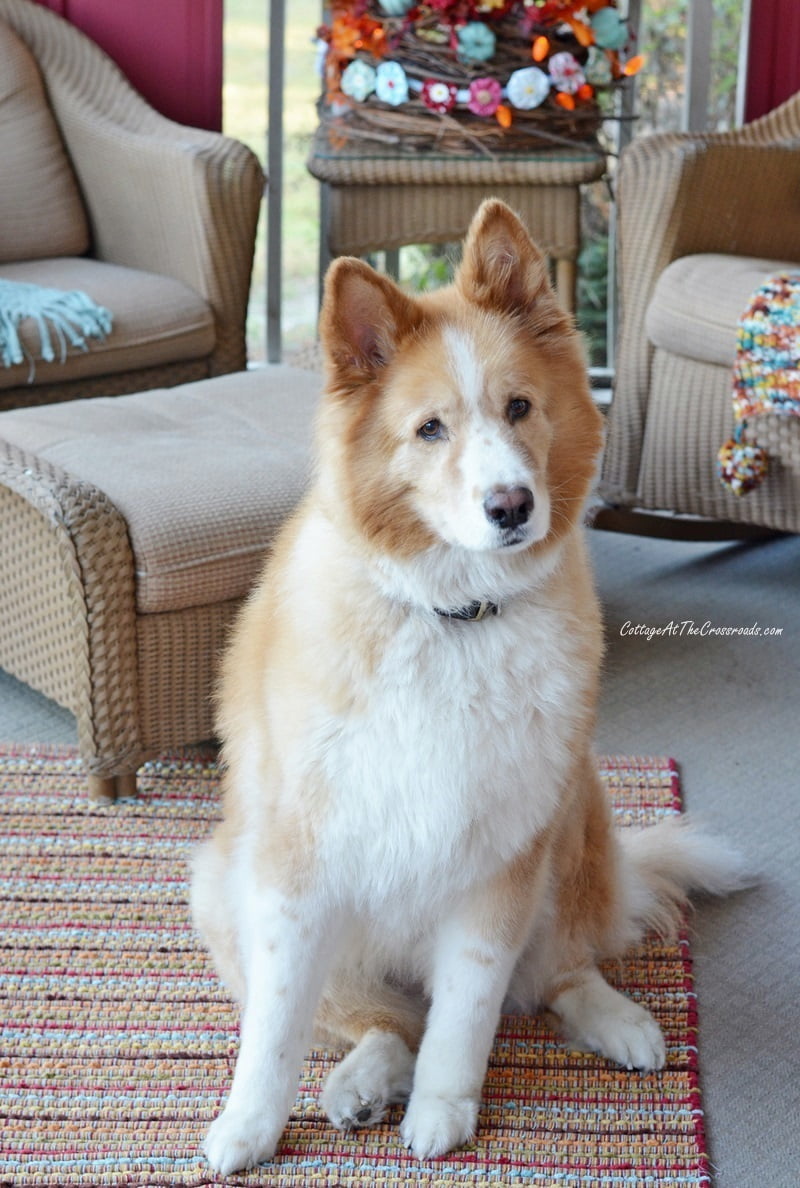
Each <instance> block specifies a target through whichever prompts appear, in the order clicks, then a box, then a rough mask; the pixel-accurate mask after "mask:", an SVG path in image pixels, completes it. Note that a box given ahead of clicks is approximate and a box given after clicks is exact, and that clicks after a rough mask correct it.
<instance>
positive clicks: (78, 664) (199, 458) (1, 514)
mask: <svg viewBox="0 0 800 1188" xmlns="http://www.w3.org/2000/svg"><path fill="white" fill-rule="evenodd" d="M320 388H321V378H320V376H319V375H318V374H314V373H313V372H310V371H304V370H300V369H297V368H291V367H272V368H268V369H266V370H258V371H250V372H237V373H235V374H233V375H228V376H222V377H219V378H217V379H210V380H203V381H200V382H198V383H193V384H184V385H183V386H181V387H177V388H170V389H168V390H153V391H150V392H141V393H137V394H134V395H131V396H119V397H114V398H108V399H106V398H103V397H101V398H96V399H92V400H75V401H68V402H66V403H61V404H58V405H50V406H41V407H38V408H32V409H27V408H26V409H17V410H14V411H12V412H5V413H2V414H0V555H1V556H2V559H3V561H2V566H0V665H2V667H3V668H5V669H6V670H7V671H8V672H10V673H12V674H13V675H14V676H16V677H18V678H19V679H20V680H23V681H25V682H26V683H27V684H29V685H31V686H32V687H33V688H35V689H38V690H39V691H40V692H42V693H44V694H46V695H47V696H48V697H51V698H53V700H55V701H57V702H58V703H59V704H60V705H63V706H64V707H65V708H66V709H68V710H70V711H71V712H72V713H73V714H74V715H75V717H76V719H77V725H78V743H79V749H80V753H81V758H82V760H83V763H84V765H85V768H86V772H87V776H88V783H89V792H90V795H91V797H92V798H93V799H96V800H106V801H107V800H112V799H114V798H115V797H117V796H120V795H127V794H130V793H131V792H133V791H134V790H135V786H136V769H137V767H138V766H139V765H140V764H141V763H142V762H144V760H145V759H147V758H149V757H151V756H152V755H154V754H157V753H158V752H160V751H163V750H169V749H171V748H174V747H178V746H184V745H186V744H190V743H195V742H200V741H203V740H205V739H208V738H210V737H211V736H212V734H213V705H212V692H213V688H214V683H215V680H216V670H217V662H218V659H219V655H220V652H221V650H222V648H223V646H224V643H225V638H226V633H227V631H228V628H229V626H230V623H231V621H232V619H233V616H234V615H235V614H236V611H237V608H238V607H239V605H240V603H241V600H242V598H243V597H244V596H245V595H246V594H247V592H248V590H249V589H250V588H251V586H252V584H253V583H254V581H255V579H256V577H257V575H258V573H259V571H260V569H261V566H262V564H263V560H264V556H265V554H266V552H267V550H268V548H269V547H270V544H271V541H272V538H273V536H274V533H275V532H276V530H277V528H278V527H279V525H280V524H281V523H282V522H283V519H284V518H285V516H286V515H287V514H288V513H289V512H290V511H291V509H292V508H293V507H294V505H295V503H296V502H297V500H298V499H299V498H300V496H301V494H302V492H303V489H304V487H305V482H306V477H307V470H308V461H309V453H310V451H309V446H310V436H311V422H312V419H313V413H314V407H315V405H316V400H317V396H318V393H319V391H320Z"/></svg>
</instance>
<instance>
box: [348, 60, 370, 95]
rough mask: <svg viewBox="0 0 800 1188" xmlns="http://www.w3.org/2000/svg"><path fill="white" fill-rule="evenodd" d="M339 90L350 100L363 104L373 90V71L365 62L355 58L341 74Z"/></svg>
mask: <svg viewBox="0 0 800 1188" xmlns="http://www.w3.org/2000/svg"><path fill="white" fill-rule="evenodd" d="M341 88H342V91H343V93H344V94H345V95H347V96H348V98H350V99H356V100H357V101H358V102H359V103H363V102H364V100H365V99H366V98H367V96H368V95H371V94H372V92H373V91H374V90H375V70H374V68H373V67H372V66H370V65H369V64H368V63H367V62H362V61H361V59H360V58H356V59H355V60H354V61H352V62H351V63H350V65H349V66H348V67H347V69H346V70H345V71H344V73H343V74H342V82H341Z"/></svg>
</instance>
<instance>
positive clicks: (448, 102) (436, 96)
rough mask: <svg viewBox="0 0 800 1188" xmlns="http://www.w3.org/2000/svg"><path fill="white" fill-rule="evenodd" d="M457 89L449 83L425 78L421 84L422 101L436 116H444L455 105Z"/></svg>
mask: <svg viewBox="0 0 800 1188" xmlns="http://www.w3.org/2000/svg"><path fill="white" fill-rule="evenodd" d="M457 94H458V89H457V88H456V87H454V86H453V85H452V84H451V83H446V82H440V81H439V80H438V79H435V78H427V79H426V80H425V82H424V83H423V84H422V101H423V103H424V104H425V106H426V107H429V108H430V109H431V111H435V112H436V113H437V114H438V115H445V114H446V113H447V112H448V111H452V109H453V108H454V107H455V103H456V95H457Z"/></svg>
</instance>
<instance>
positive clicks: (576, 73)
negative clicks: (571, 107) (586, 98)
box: [550, 50, 586, 95]
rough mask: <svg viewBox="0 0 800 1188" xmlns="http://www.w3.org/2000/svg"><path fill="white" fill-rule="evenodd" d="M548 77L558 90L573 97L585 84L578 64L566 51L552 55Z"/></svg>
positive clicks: (584, 78) (584, 77)
mask: <svg viewBox="0 0 800 1188" xmlns="http://www.w3.org/2000/svg"><path fill="white" fill-rule="evenodd" d="M550 77H551V79H552V80H553V83H554V85H555V86H556V87H557V88H558V90H559V91H565V92H566V93H567V94H568V95H574V94H575V92H576V91H577V90H578V88H579V87H582V86H583V84H584V83H585V82H586V76H585V75H584V73H583V70H582V69H581V64H580V62H579V61H578V59H577V58H575V57H573V56H572V54H570V53H567V52H566V50H565V51H564V52H563V53H560V54H553V56H552V58H551V59H550Z"/></svg>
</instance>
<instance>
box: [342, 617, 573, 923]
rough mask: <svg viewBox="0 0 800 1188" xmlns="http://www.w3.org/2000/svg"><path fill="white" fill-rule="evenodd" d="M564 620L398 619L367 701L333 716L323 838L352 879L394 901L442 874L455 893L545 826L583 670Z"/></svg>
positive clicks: (442, 885)
mask: <svg viewBox="0 0 800 1188" xmlns="http://www.w3.org/2000/svg"><path fill="white" fill-rule="evenodd" d="M556 626H557V625H556V624H555V623H554V622H553V621H552V619H551V618H548V617H547V616H542V617H541V619H540V621H538V622H537V621H534V622H524V623H522V624H520V623H515V622H513V621H512V619H511V617H509V619H507V620H506V619H504V620H498V621H491V622H478V623H444V622H443V623H435V624H433V625H430V624H429V625H425V626H422V627H421V626H420V625H419V624H418V623H417V622H416V621H414V620H412V621H410V622H409V623H407V624H405V625H404V627H403V628H402V629H401V630H400V631H399V632H398V633H397V635H396V637H395V638H394V639H393V640H392V643H391V645H390V646H389V648H388V649H387V651H386V653H385V654H384V656H383V659H382V662H381V663H380V664H379V666H378V667H377V669H376V671H375V672H374V674H372V676H371V678H370V679H369V681H368V683H367V684H366V686H365V688H363V689H361V690H358V691H357V694H358V695H357V696H356V698H355V704H356V705H357V709H355V710H354V711H353V712H351V713H348V714H346V715H342V716H340V717H337V718H335V719H331V720H329V721H328V722H327V723H326V726H325V729H324V734H325V738H324V742H323V745H322V748H321V752H322V765H323V768H324V772H325V777H326V782H327V783H328V785H329V786H330V788H331V793H332V795H331V807H330V810H329V813H328V814H327V817H326V821H325V823H324V827H323V829H322V831H321V836H320V838H319V841H320V843H321V848H322V851H323V853H324V855H325V857H326V859H327V862H326V866H327V869H328V871H329V873H331V874H332V875H334V874H335V877H336V878H337V880H339V881H341V882H342V883H343V884H346V883H347V882H348V881H350V883H351V885H350V886H344V885H343V886H342V891H343V892H345V893H347V892H350V893H353V894H355V895H356V897H362V896H363V897H367V898H369V900H370V902H372V903H375V901H376V900H377V899H380V898H389V899H394V900H395V901H396V897H397V896H398V895H401V896H414V895H417V894H420V893H422V892H423V891H424V893H425V894H427V895H429V894H430V893H431V886H432V880H433V883H434V884H435V886H436V887H437V888H438V889H439V890H440V891H441V892H442V893H443V894H450V893H452V892H455V891H457V890H458V888H459V887H460V886H469V885H472V884H473V883H474V882H475V881H476V880H479V879H481V878H485V877H489V876H490V875H491V874H492V873H493V872H494V871H495V870H496V869H498V868H499V866H500V865H502V864H503V863H504V862H506V861H508V859H509V858H510V857H511V856H512V855H513V854H514V853H516V852H517V850H518V849H519V848H520V847H521V846H522V845H524V844H525V842H526V840H527V839H528V838H530V837H531V836H532V835H533V834H534V833H536V832H537V831H538V830H540V829H541V828H543V826H544V825H545V824H546V822H547V820H548V818H549V816H550V814H551V813H552V810H553V807H554V804H555V797H556V792H557V787H558V783H559V778H560V777H561V775H562V774H563V771H564V769H565V766H566V763H567V761H568V754H569V746H568V739H569V733H570V729H569V727H570V715H569V706H570V704H571V702H572V701H573V699H574V696H575V691H576V679H577V674H576V672H575V671H574V668H573V666H572V663H571V659H570V658H569V657H567V656H565V655H564V654H563V653H562V644H561V643H560V642H559V638H558V637H559V636H560V635H561V634H562V633H561V632H559V631H557V630H555V631H554V628H555V627H556ZM522 627H524V631H523V633H522V634H520V630H521V628H522ZM321 741H322V740H321Z"/></svg>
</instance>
